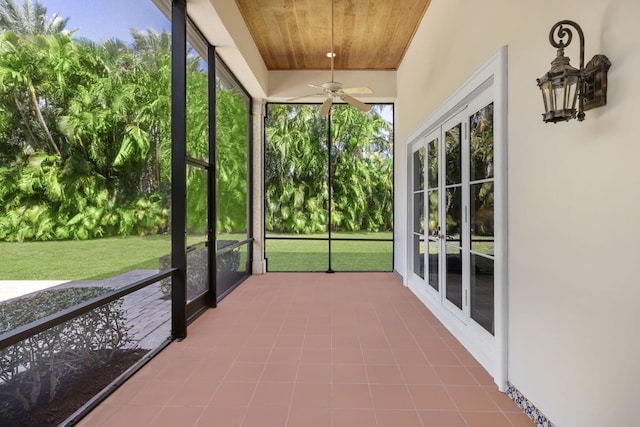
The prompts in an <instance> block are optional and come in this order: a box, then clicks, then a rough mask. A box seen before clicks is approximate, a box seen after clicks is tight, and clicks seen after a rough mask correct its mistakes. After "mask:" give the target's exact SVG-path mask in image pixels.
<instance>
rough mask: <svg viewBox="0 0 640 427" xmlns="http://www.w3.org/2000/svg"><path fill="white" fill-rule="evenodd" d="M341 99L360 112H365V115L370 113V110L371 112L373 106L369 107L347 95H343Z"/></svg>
mask: <svg viewBox="0 0 640 427" xmlns="http://www.w3.org/2000/svg"><path fill="white" fill-rule="evenodd" d="M340 98H341V99H342V100H343V101H345V102H347V103H348V104H350V105H353V106H354V107H356V108H357V109H359V110H360V111H362V112H364V113H368V112H369V110H371V105H367V104H365V103H364V102H360V101H358V100H357V99H355V98H354V97H352V96H349V95H347V94H344V95H341V96H340Z"/></svg>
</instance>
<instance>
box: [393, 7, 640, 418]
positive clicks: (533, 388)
mask: <svg viewBox="0 0 640 427" xmlns="http://www.w3.org/2000/svg"><path fill="white" fill-rule="evenodd" d="M638 18H640V2H638V1H637V0H567V1H565V2H556V1H551V0H541V1H538V2H522V1H513V0H485V1H483V2H471V1H469V0H432V1H431V5H430V7H429V9H428V11H427V13H426V15H425V18H424V20H423V22H422V24H421V26H420V28H419V29H418V31H417V33H416V35H415V37H414V40H413V43H412V45H411V47H410V49H409V50H408V51H407V54H406V56H405V59H404V61H403V63H402V65H401V67H400V69H399V70H398V82H397V91H398V98H397V101H396V111H395V112H396V114H395V117H396V123H395V125H396V128H395V129H396V141H397V143H396V147H397V151H396V154H395V156H396V203H397V206H396V220H397V224H396V236H397V238H398V241H397V242H396V261H395V268H396V270H397V271H400V272H404V271H405V265H406V260H407V259H408V258H407V254H406V250H405V246H406V242H405V239H406V226H405V224H404V222H403V221H402V219H403V218H406V191H405V187H406V184H405V182H406V177H405V173H406V172H405V166H406V165H405V151H404V149H405V146H404V143H405V141H406V138H407V136H408V135H409V134H410V133H411V132H412V131H413V130H414V129H415V128H416V127H417V126H418V125H419V124H420V122H421V121H422V120H424V119H425V118H426V117H427V116H428V115H429V114H430V113H431V112H433V111H434V110H435V109H436V108H437V107H438V105H439V104H440V103H442V102H443V101H444V100H445V99H446V98H447V97H448V96H449V95H450V94H451V93H452V92H453V91H454V90H455V89H456V88H457V87H458V86H459V85H460V84H462V83H463V82H464V81H465V80H466V79H467V78H468V77H469V76H470V75H471V74H472V73H473V72H474V71H475V70H476V69H477V68H478V67H480V66H481V65H482V64H483V63H484V62H485V61H486V60H488V59H489V58H490V57H491V55H492V54H493V53H495V52H496V51H497V50H498V48H499V47H500V46H502V45H507V46H508V51H509V68H508V74H509V78H508V80H509V84H508V103H509V119H508V128H509V132H508V135H509V138H508V151H509V154H508V161H509V172H508V187H509V190H508V192H509V207H508V212H509V373H508V378H509V381H510V382H511V383H512V384H513V385H515V386H516V387H517V388H518V389H519V390H520V391H521V392H522V393H523V394H524V395H525V396H526V397H527V398H528V399H530V400H531V401H532V402H533V403H534V404H535V405H536V406H538V408H539V409H540V410H541V411H542V412H543V413H545V414H546V415H547V416H548V417H549V418H550V420H551V421H552V422H554V423H555V424H556V425H557V426H558V427H574V426H580V427H591V426H592V427H600V426H619V427H627V426H628V427H631V426H637V425H640V421H638V418H637V416H636V408H635V406H636V405H637V402H640V333H638V332H637V328H636V316H635V311H636V308H637V305H638V303H639V302H640V249H639V248H638V244H637V242H638V241H640V224H639V221H638V219H637V218H639V217H640V215H639V214H638V212H640V167H639V166H638V162H639V160H640V138H639V137H638V131H637V129H638V119H637V118H636V116H637V111H638V110H640V108H639V107H638V105H637V104H638V101H639V100H640V82H639V80H638V77H637V76H638V75H640V28H639V26H638V22H639V21H638ZM561 19H571V20H574V21H576V22H577V23H578V24H580V25H581V26H582V29H583V31H584V33H585V39H586V42H585V53H586V60H588V59H590V58H591V56H593V55H594V54H596V53H603V54H605V55H607V56H608V57H609V59H610V60H611V62H612V63H613V65H612V67H611V70H610V71H609V91H608V105H607V106H605V107H602V108H599V109H596V110H590V111H587V112H586V120H585V121H584V122H581V123H579V122H577V121H572V122H570V123H561V124H556V125H553V124H545V123H543V122H542V119H541V112H542V101H541V96H540V91H539V89H538V88H537V86H536V82H535V79H536V77H540V76H541V75H542V74H543V73H544V72H546V71H547V70H548V68H549V63H550V61H551V60H552V59H553V57H554V56H555V49H554V48H553V47H552V46H551V45H550V44H549V42H548V33H549V30H550V28H551V26H552V25H553V24H554V23H555V22H557V21H559V20H561ZM566 53H567V56H569V57H570V58H571V59H572V64H573V65H574V66H577V64H578V50H577V38H576V39H574V42H573V43H572V45H571V46H570V47H569V48H567V52H566Z"/></svg>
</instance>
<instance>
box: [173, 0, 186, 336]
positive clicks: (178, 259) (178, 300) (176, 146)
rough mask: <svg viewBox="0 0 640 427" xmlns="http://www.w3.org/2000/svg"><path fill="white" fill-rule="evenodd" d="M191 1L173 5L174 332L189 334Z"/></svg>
mask: <svg viewBox="0 0 640 427" xmlns="http://www.w3.org/2000/svg"><path fill="white" fill-rule="evenodd" d="M186 63H187V2H186V0H173V2H172V6H171V266H172V267H173V268H176V269H177V271H176V273H175V274H174V275H173V278H172V281H171V334H172V335H173V336H174V337H175V338H185V337H186V336H187V283H186V277H187V274H186V271H187V253H186V236H185V233H186V217H187V215H186V209H187V203H186V191H187V165H186V155H187V149H186V140H187V127H186V122H187V114H186V105H187V77H186Z"/></svg>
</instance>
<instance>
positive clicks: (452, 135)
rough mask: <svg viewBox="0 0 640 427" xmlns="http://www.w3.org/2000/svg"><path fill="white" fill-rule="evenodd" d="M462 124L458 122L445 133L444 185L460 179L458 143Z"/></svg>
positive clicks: (460, 162) (459, 149)
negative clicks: (445, 169) (445, 173)
mask: <svg viewBox="0 0 640 427" xmlns="http://www.w3.org/2000/svg"><path fill="white" fill-rule="evenodd" d="M461 130H462V124H461V123H458V124H457V125H456V126H454V127H452V128H451V129H449V130H448V131H447V133H446V134H445V144H446V167H447V175H446V176H447V181H446V185H450V184H459V183H460V182H461V181H462V174H461V164H462V147H461V145H460V139H461Z"/></svg>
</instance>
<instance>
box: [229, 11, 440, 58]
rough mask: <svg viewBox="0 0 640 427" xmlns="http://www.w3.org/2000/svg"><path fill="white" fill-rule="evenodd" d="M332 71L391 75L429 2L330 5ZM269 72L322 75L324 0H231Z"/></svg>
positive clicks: (326, 23)
mask: <svg viewBox="0 0 640 427" xmlns="http://www.w3.org/2000/svg"><path fill="white" fill-rule="evenodd" d="M334 1H335V6H334V11H335V19H334V46H335V48H334V50H335V52H336V57H335V69H337V70H396V69H397V68H398V66H399V65H400V62H401V61H402V58H403V57H404V54H405V52H406V50H407V47H408V46H409V44H410V43H411V39H412V38H413V35H414V33H415V31H416V29H417V27H418V25H419V23H420V21H421V20H422V17H423V16H424V13H425V12H426V10H427V7H428V6H429V2H430V0H334ZM236 3H237V4H238V8H239V9H240V12H241V13H242V16H243V18H244V20H245V22H246V24H247V27H248V28H249V31H250V32H251V35H252V36H253V39H254V41H255V43H256V45H257V46H258V50H259V51H260V54H261V55H262V58H263V60H264V62H265V64H266V66H267V68H268V69H269V70H325V69H329V68H330V65H331V60H330V59H329V58H328V57H327V53H328V52H329V51H330V50H331V1H330V0H236Z"/></svg>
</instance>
